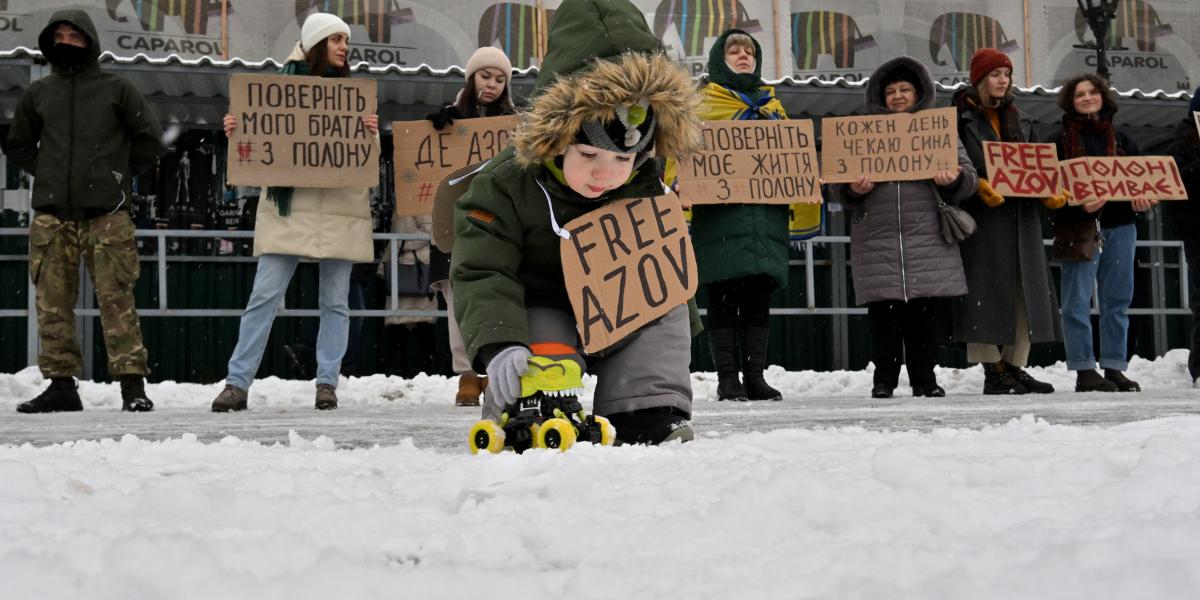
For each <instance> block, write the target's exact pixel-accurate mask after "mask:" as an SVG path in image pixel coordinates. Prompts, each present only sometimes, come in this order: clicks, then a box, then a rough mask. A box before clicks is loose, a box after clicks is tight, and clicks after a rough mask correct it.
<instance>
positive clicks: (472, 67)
mask: <svg viewBox="0 0 1200 600" xmlns="http://www.w3.org/2000/svg"><path fill="white" fill-rule="evenodd" d="M484 67H492V68H493V69H500V70H501V71H503V72H504V74H505V75H507V76H508V78H509V79H512V62H510V61H509V60H508V56H507V55H505V54H504V51H503V50H501V49H499V48H497V47H495V46H484V47H482V48H480V49H478V50H476V51H475V53H474V54H472V55H471V58H468V59H467V69H466V71H467V81H470V80H471V77H472V76H473V75H475V72H476V71H478V70H480V69H482V68H484ZM507 85H508V82H505V87H507Z"/></svg>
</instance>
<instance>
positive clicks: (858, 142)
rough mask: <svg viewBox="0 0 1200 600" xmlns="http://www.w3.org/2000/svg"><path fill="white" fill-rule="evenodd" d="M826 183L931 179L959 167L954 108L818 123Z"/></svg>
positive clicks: (835, 118)
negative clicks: (863, 177)
mask: <svg viewBox="0 0 1200 600" xmlns="http://www.w3.org/2000/svg"><path fill="white" fill-rule="evenodd" d="M821 136H822V144H821V177H823V178H824V179H825V183H849V182H852V181H857V180H858V178H859V177H862V176H864V175H865V176H866V177H867V180H868V181H872V182H880V181H916V180H919V179H933V177H934V175H937V172H938V171H940V170H942V169H953V168H954V167H955V166H956V165H957V164H958V115H957V113H956V109H954V108H953V107H947V108H931V109H927V110H922V111H920V112H916V113H895V114H887V115H870V116H865V117H830V118H826V119H822V120H821Z"/></svg>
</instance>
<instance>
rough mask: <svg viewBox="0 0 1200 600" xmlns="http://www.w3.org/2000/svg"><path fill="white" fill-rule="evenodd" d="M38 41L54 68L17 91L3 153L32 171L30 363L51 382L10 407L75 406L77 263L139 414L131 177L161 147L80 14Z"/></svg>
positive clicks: (58, 16)
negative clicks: (33, 350) (35, 347)
mask: <svg viewBox="0 0 1200 600" xmlns="http://www.w3.org/2000/svg"><path fill="white" fill-rule="evenodd" d="M38 47H39V48H40V49H41V51H42V54H43V55H45V57H46V59H47V60H48V61H49V62H50V65H51V66H52V67H53V72H52V73H51V74H50V75H48V76H46V77H44V78H42V79H40V80H38V81H35V82H33V83H32V84H30V86H29V88H28V89H27V90H25V93H24V95H22V97H21V101H20V103H19V104H18V105H17V109H16V113H15V114H14V115H13V122H12V128H11V130H10V132H9V137H8V146H9V149H8V152H9V154H10V155H11V156H12V157H13V158H14V159H15V160H16V161H17V162H18V163H19V164H20V165H21V168H22V169H24V170H25V171H27V172H29V173H31V174H33V176H34V185H33V209H34V211H35V216H34V218H33V222H32V223H31V224H30V227H29V276H30V278H31V279H32V280H33V284H34V286H35V287H36V289H37V312H38V335H39V337H40V339H41V353H40V354H39V355H38V368H40V369H41V371H42V375H43V376H44V377H46V378H48V379H50V387H48V388H47V389H46V390H45V391H43V392H42V393H41V394H39V395H38V396H37V397H36V398H34V399H33V400H30V401H28V402H24V403H22V404H20V405H19V406H17V410H18V411H20V412H25V413H39V412H57V411H75V410H82V409H83V403H82V402H81V401H80V398H79V392H78V391H77V386H76V383H75V379H74V375H75V374H76V373H78V372H79V371H80V368H81V366H82V358H81V355H80V352H79V343H78V341H77V340H76V337H75V303H76V300H77V299H78V295H79V263H80V261H81V260H82V262H83V264H84V265H85V266H86V267H87V270H88V272H89V273H90V274H91V277H92V283H93V284H94V286H95V288H96V299H97V302H98V304H99V306H100V322H101V325H102V326H103V330H104V343H105V346H106V347H107V349H108V360H109V363H108V366H109V371H110V373H112V376H113V377H114V378H116V379H117V380H118V381H120V382H121V408H122V410H126V411H135V412H140V411H149V410H152V409H153V408H154V404H153V403H152V402H151V401H150V400H149V399H148V398H146V392H145V376H146V375H147V374H148V373H149V368H148V367H147V364H146V347H145V346H144V345H143V344H142V330H141V325H140V324H139V322H138V315H137V311H136V310H135V308H134V297H133V286H134V284H135V283H136V282H137V278H138V271H139V265H138V255H137V246H136V245H135V243H134V237H133V233H134V226H133V221H132V220H131V219H130V214H129V207H130V199H131V197H132V193H133V192H132V188H131V185H130V182H131V180H132V178H133V176H134V175H136V174H138V173H140V172H141V171H143V170H145V169H146V168H148V167H150V166H152V165H153V164H154V163H155V162H156V161H157V160H158V157H159V156H160V155H161V154H162V153H163V151H164V148H163V144H162V141H161V137H162V131H161V129H160V128H159V124H158V120H157V118H156V117H155V115H154V113H153V112H152V111H151V110H150V108H149V106H147V104H146V102H145V100H144V99H143V98H142V95H141V93H140V92H139V91H138V90H137V89H136V88H135V87H134V86H133V84H131V83H130V82H129V81H128V80H126V79H124V78H122V77H120V76H117V75H114V74H111V73H106V72H104V71H103V70H102V69H101V68H100V64H99V60H98V59H99V56H100V45H99V37H98V36H97V35H96V28H95V26H94V25H92V21H91V19H90V18H89V17H88V16H87V13H85V12H83V11H80V10H61V11H58V12H56V13H55V14H54V16H52V17H51V18H50V22H49V24H47V25H46V28H45V29H43V30H42V32H41V35H39V36H38Z"/></svg>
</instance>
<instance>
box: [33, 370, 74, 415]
mask: <svg viewBox="0 0 1200 600" xmlns="http://www.w3.org/2000/svg"><path fill="white" fill-rule="evenodd" d="M78 387H79V386H78V385H77V384H76V383H75V378H73V377H52V378H51V379H50V387H48V388H46V391H44V392H42V393H40V394H38V395H37V396H36V397H35V398H34V399H33V400H30V401H28V402H22V403H20V404H18V405H17V412H23V413H48V412H74V411H77V410H83V401H81V400H80V399H79V390H78Z"/></svg>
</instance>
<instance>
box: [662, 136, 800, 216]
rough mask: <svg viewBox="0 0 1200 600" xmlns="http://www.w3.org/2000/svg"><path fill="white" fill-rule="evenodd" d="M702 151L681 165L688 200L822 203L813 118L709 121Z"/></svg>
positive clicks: (683, 194)
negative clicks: (808, 119)
mask: <svg viewBox="0 0 1200 600" xmlns="http://www.w3.org/2000/svg"><path fill="white" fill-rule="evenodd" d="M702 133H703V136H704V150H703V151H701V152H697V153H695V154H693V155H692V156H691V157H690V158H689V159H688V160H686V161H684V162H682V163H680V164H679V196H680V198H681V199H682V200H683V201H684V202H688V203H691V204H733V203H739V204H792V203H794V202H806V203H819V202H821V186H820V185H819V184H818V183H817V177H818V171H819V161H818V159H817V146H816V136H814V135H813V125H812V121H805V120H798V121H708V122H705V124H704V130H703V131H702Z"/></svg>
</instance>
